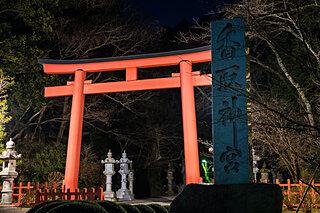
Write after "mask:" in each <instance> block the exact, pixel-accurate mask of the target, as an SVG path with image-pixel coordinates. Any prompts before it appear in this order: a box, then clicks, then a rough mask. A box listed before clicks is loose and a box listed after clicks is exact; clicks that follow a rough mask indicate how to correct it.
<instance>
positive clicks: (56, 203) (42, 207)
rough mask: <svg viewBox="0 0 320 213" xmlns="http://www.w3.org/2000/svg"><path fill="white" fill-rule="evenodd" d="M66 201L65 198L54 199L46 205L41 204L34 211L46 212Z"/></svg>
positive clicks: (36, 212)
mask: <svg viewBox="0 0 320 213" xmlns="http://www.w3.org/2000/svg"><path fill="white" fill-rule="evenodd" d="M67 202H68V201H65V200H56V202H50V203H48V204H46V205H43V206H41V208H39V209H38V210H37V211H35V213H47V212H48V211H49V210H50V209H53V208H55V207H57V206H60V205H63V204H65V203H67Z"/></svg>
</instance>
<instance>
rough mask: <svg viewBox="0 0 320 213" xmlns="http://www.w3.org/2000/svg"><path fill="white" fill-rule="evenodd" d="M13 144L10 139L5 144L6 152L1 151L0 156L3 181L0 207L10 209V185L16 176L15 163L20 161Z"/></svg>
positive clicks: (19, 155) (0, 173)
mask: <svg viewBox="0 0 320 213" xmlns="http://www.w3.org/2000/svg"><path fill="white" fill-rule="evenodd" d="M14 148H15V143H14V142H13V141H12V138H10V140H9V141H8V142H7V143H6V149H7V150H6V151H3V152H2V153H1V155H0V159H1V160H3V164H2V171H1V172H0V176H1V178H2V179H3V186H2V191H1V192H2V199H1V205H0V207H1V208H3V207H12V208H14V207H15V206H13V205H12V202H11V197H12V192H13V191H12V183H13V180H14V179H15V178H16V177H17V176H18V172H16V161H17V160H18V159H21V154H18V153H17V152H16V151H14Z"/></svg>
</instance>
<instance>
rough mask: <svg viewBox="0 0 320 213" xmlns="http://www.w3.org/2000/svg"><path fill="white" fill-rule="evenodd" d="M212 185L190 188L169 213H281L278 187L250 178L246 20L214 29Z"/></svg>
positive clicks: (218, 23) (226, 22) (223, 23)
mask: <svg viewBox="0 0 320 213" xmlns="http://www.w3.org/2000/svg"><path fill="white" fill-rule="evenodd" d="M211 33H212V36H211V51H212V62H211V65H212V102H213V103H212V106H213V113H212V117H213V119H212V129H213V141H214V144H213V152H214V154H213V161H214V184H213V185H212V184H210V185H207V184H189V185H187V187H186V188H185V189H184V191H183V192H182V193H181V194H180V195H178V196H177V197H176V198H175V199H174V200H173V202H172V203H171V205H170V210H169V211H170V212H171V213H191V212H192V213H194V212H201V213H222V212H228V213H231V212H232V213H233V212H237V213H240V212H241V213H242V212H243V213H278V212H282V192H281V188H280V187H279V186H278V185H274V184H253V183H250V177H249V170H250V166H249V144H248V122H247V90H246V89H247V88H246V67H245V66H246V61H245V27H244V21H243V20H242V19H232V20H224V21H215V22H212V24H211Z"/></svg>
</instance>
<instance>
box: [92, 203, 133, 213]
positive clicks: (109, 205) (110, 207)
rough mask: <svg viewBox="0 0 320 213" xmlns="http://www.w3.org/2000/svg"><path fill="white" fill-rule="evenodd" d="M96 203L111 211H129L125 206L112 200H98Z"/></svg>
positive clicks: (120, 212) (111, 212)
mask: <svg viewBox="0 0 320 213" xmlns="http://www.w3.org/2000/svg"><path fill="white" fill-rule="evenodd" d="M96 203H97V204H99V205H100V206H102V207H103V208H104V209H105V210H106V211H107V212H109V213H127V211H126V210H125V209H124V208H123V207H121V206H119V205H118V204H116V203H115V202H112V201H108V200H101V201H97V202H96Z"/></svg>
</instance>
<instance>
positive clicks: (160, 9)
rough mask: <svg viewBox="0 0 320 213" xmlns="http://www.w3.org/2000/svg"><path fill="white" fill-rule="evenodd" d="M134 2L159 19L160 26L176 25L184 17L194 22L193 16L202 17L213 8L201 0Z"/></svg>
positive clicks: (148, 0)
mask: <svg viewBox="0 0 320 213" xmlns="http://www.w3.org/2000/svg"><path fill="white" fill-rule="evenodd" d="M133 2H135V3H134V4H135V6H136V7H138V8H139V9H141V10H142V11H143V12H144V13H145V14H147V15H150V16H152V17H153V18H154V19H156V20H158V21H159V23H158V24H159V25H160V26H170V27H174V26H175V25H177V24H178V23H179V22H181V20H183V19H184V18H186V19H187V20H188V21H189V23H193V20H192V19H193V18H195V19H198V18H201V17H202V16H203V15H206V14H207V13H208V12H209V11H210V10H211V9H212V6H210V4H208V3H204V2H202V1H200V0H161V1H157V0H134V1H133ZM211 5H212V3H211Z"/></svg>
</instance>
